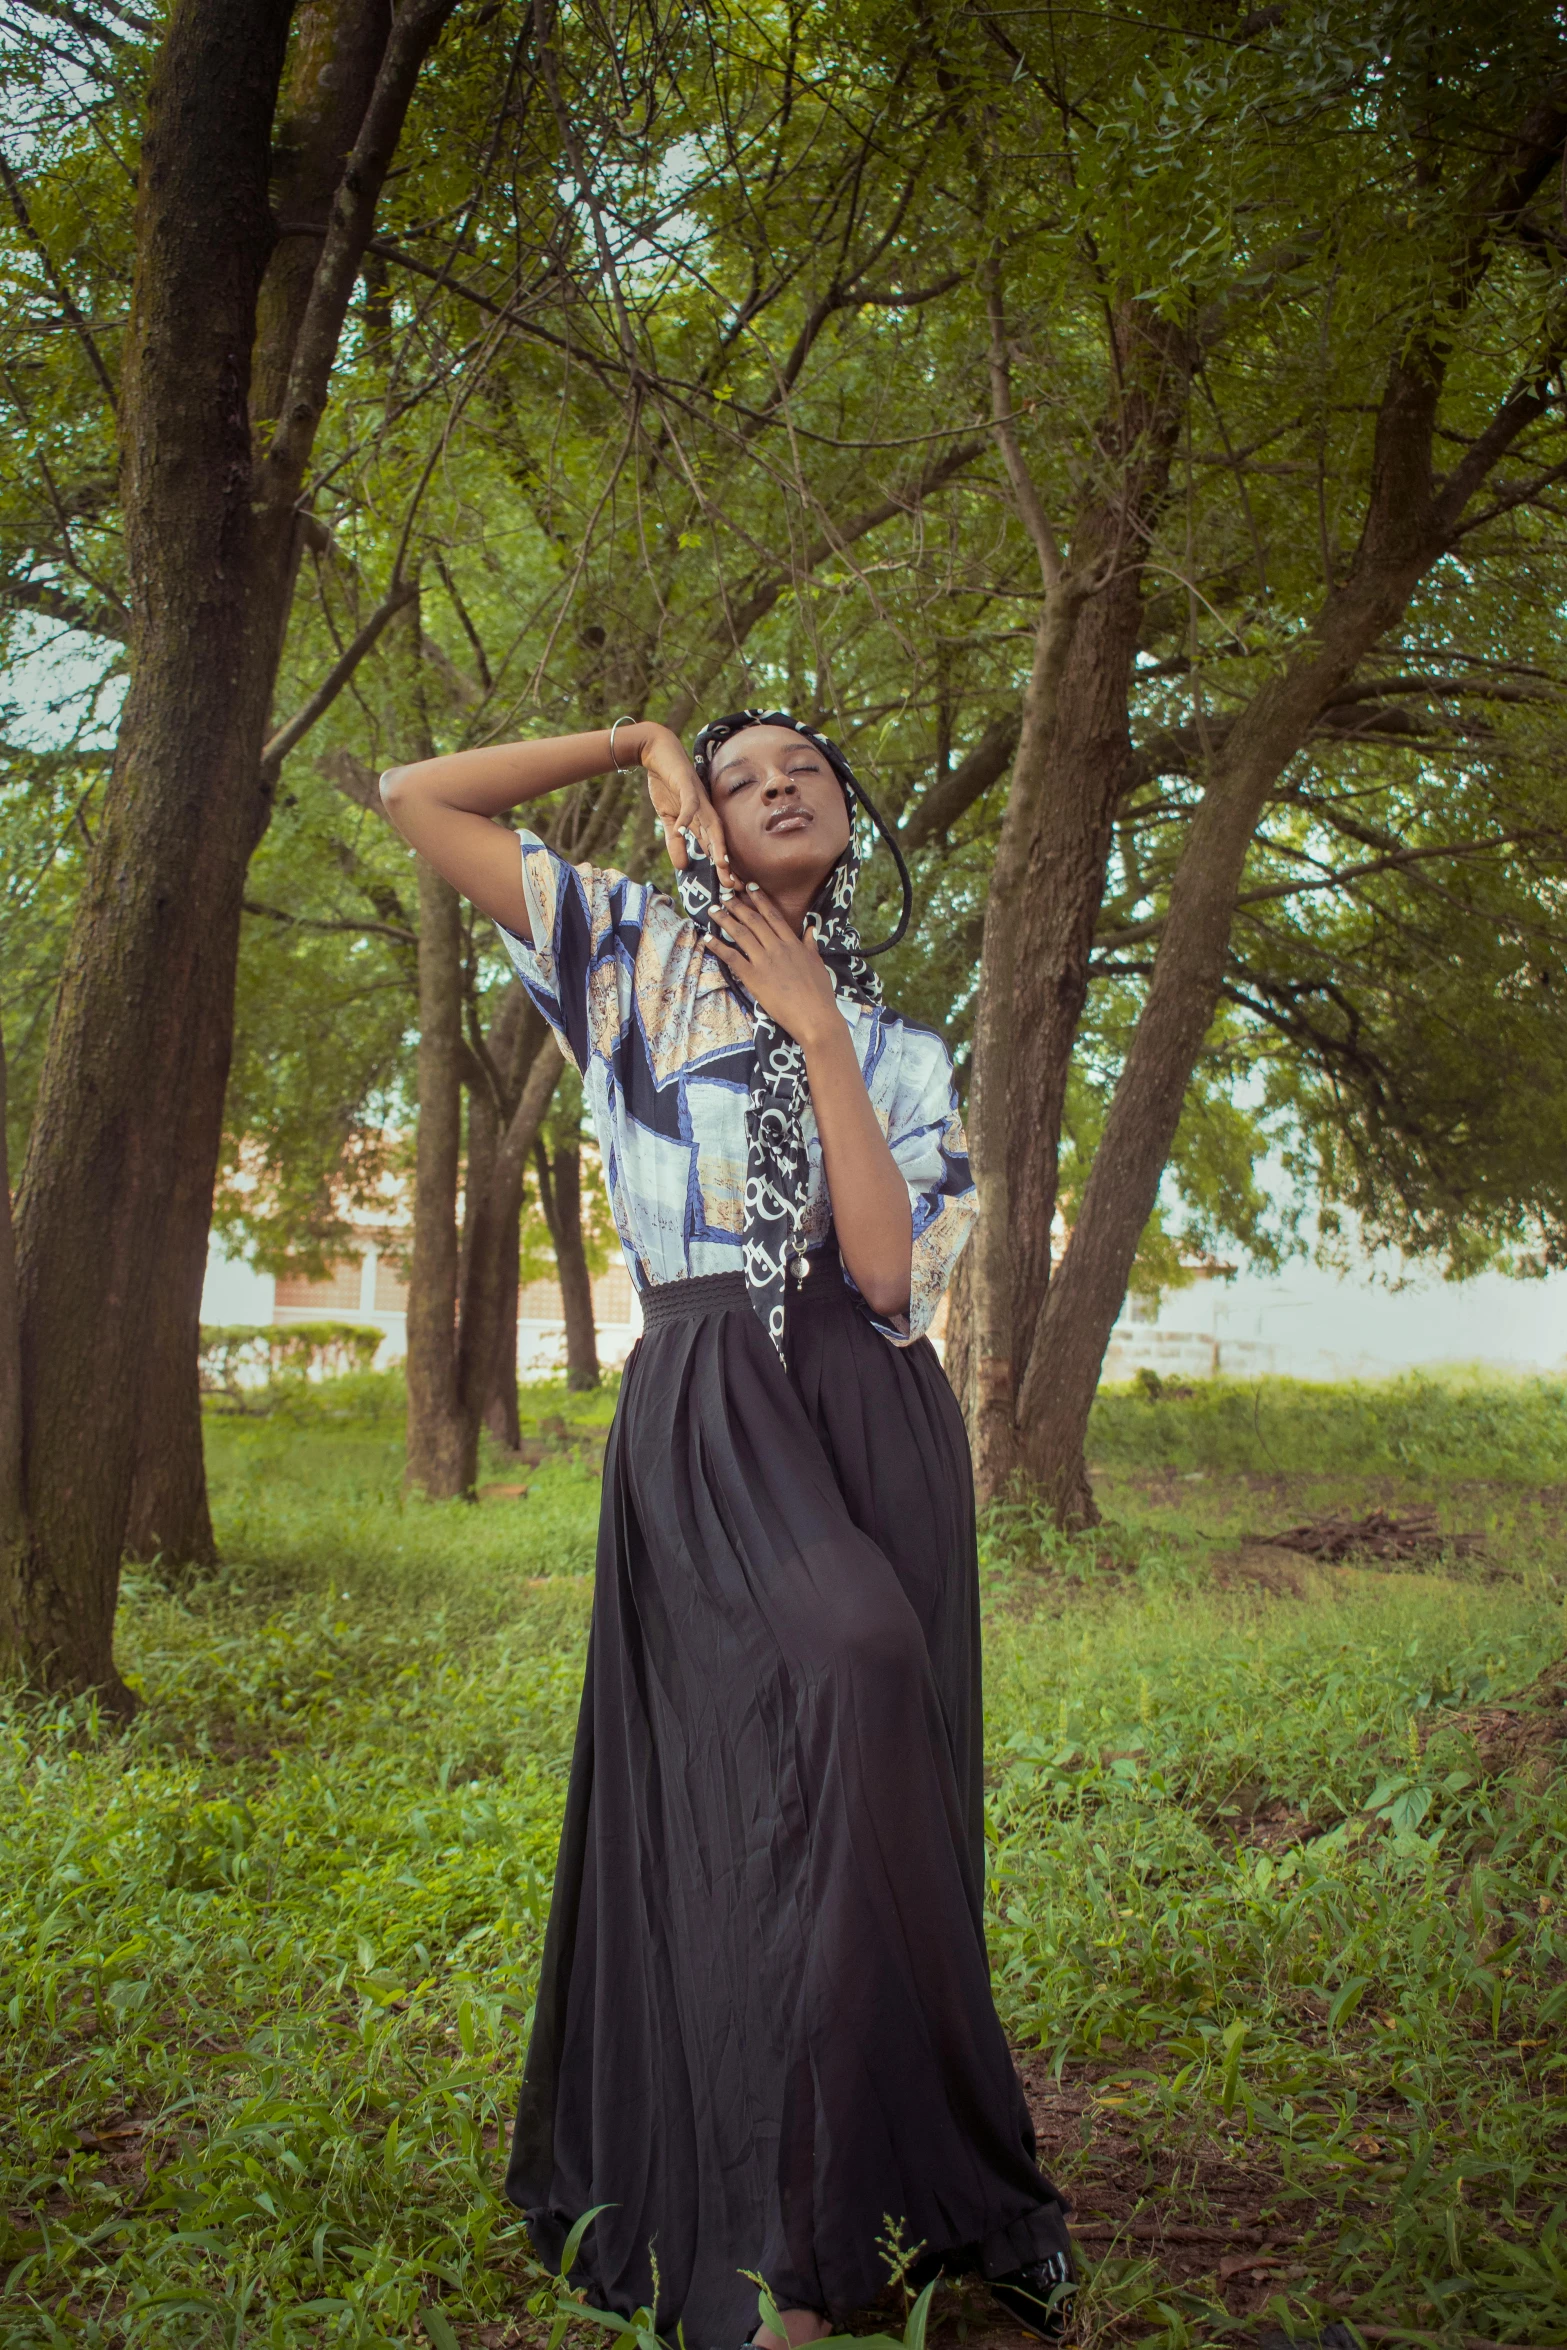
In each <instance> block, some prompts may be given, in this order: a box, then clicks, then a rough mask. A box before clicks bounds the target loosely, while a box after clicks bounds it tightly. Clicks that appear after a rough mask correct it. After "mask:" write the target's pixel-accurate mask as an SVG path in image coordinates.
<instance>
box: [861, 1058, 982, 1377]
mask: <svg viewBox="0 0 1567 2350" xmlns="http://www.w3.org/2000/svg"><path fill="white" fill-rule="evenodd" d="M903 1047H904V1049H903V1052H902V1054H901V1055H900V1065H899V1075H898V1083H897V1087H896V1090H895V1092H894V1094H893V1098H892V1101H891V1103H890V1105H889V1108H888V1115H887V1146H888V1148H889V1149H890V1150H891V1152H892V1155H893V1159H894V1160H895V1162H896V1164H897V1167H898V1171H899V1173H900V1174H901V1175H902V1177H903V1180H904V1182H905V1183H906V1184H907V1185H908V1187H909V1205H910V1207H911V1209H912V1210H913V1222H914V1259H913V1264H912V1266H911V1268H910V1280H909V1310H908V1312H907V1314H899V1315H897V1316H893V1317H889V1316H887V1315H882V1314H876V1313H872V1312H871V1309H870V1307H869V1306H867V1307H866V1308H865V1311H866V1313H867V1314H868V1315H869V1317H870V1320H871V1323H872V1325H873V1327H874V1328H876V1329H877V1330H879V1331H880V1332H881V1333H882V1335H883V1337H885V1338H890V1339H891V1340H892V1342H893V1344H894V1345H895V1346H912V1345H913V1343H914V1341H915V1339H917V1338H923V1337H924V1335H925V1333H926V1331H927V1330H928V1329H929V1328H930V1326H931V1323H932V1321H933V1320H934V1319H935V1314H936V1308H937V1306H938V1305H939V1304H940V1303H941V1297H942V1292H943V1291H944V1290H945V1288H946V1286H947V1283H948V1282H949V1281H950V1280H951V1278H952V1270H953V1267H954V1266H955V1265H956V1263H957V1261H958V1259H959V1257H960V1256H961V1255H962V1254H963V1249H964V1246H965V1243H966V1242H967V1240H968V1237H969V1235H970V1233H971V1232H972V1231H973V1229H974V1225H975V1221H976V1219H977V1217H978V1214H979V1201H978V1196H977V1194H976V1192H975V1189H974V1177H973V1174H972V1172H971V1170H970V1168H969V1160H968V1142H967V1139H966V1138H965V1136H964V1132H963V1120H962V1118H961V1116H960V1115H959V1112H958V1096H957V1087H956V1085H955V1083H954V1081H953V1075H952V1057H951V1055H950V1054H949V1053H948V1051H947V1048H946V1046H945V1044H944V1043H943V1042H942V1040H941V1038H940V1037H939V1036H936V1035H935V1034H933V1033H932V1032H931V1031H930V1030H929V1029H916V1028H910V1027H905V1028H904V1030H903ZM845 1278H847V1275H846V1276H845ZM850 1286H851V1287H852V1286H853V1284H852V1283H851V1284H850Z"/></svg>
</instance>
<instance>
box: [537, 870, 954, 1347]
mask: <svg viewBox="0 0 1567 2350" xmlns="http://www.w3.org/2000/svg"><path fill="white" fill-rule="evenodd" d="M520 838H521V843H522V886H523V893H524V895H525V897H526V899H527V903H528V914H529V918H530V920H531V922H532V926H533V935H534V938H537V939H548V940H549V942H550V943H549V945H548V946H547V947H536V946H534V945H533V943H532V942H531V941H530V940H528V939H524V938H519V937H518V936H517V935H516V933H515V932H514V931H510V930H508V929H506V928H505V927H504V925H497V927H498V928H499V929H500V933H501V938H502V940H503V941H504V943H505V947H506V951H507V953H508V955H509V956H510V957H511V960H512V962H513V963H514V964H515V966H516V969H517V972H518V975H519V977H520V978H521V980H522V983H523V985H524V987H525V988H526V989H527V991H528V994H529V995H530V997H531V998H532V1000H533V1002H534V1003H535V1004H536V1005H537V1007H538V1009H539V1011H540V1012H541V1013H542V1014H543V1016H544V1018H545V1019H546V1020H547V1021H548V1022H549V1024H550V1026H551V1028H553V1030H554V1031H555V1034H556V1036H557V1037H558V1038H559V1039H560V1044H561V1049H562V1051H563V1052H565V1053H566V1054H567V1055H568V1056H569V1057H570V1059H571V1060H572V1061H573V1062H574V1063H575V1065H576V1067H577V1068H578V1069H579V1070H580V1071H581V1074H582V1081H583V1090H584V1092H585V1094H586V1096H587V1103H588V1112H589V1115H590V1117H591V1118H592V1121H593V1129H594V1132H595V1134H596V1135H597V1137H598V1143H599V1149H600V1152H601V1153H602V1156H603V1160H604V1172H605V1179H606V1184H607V1188H608V1191H609V1204H610V1209H611V1212H612V1214H613V1216H614V1219H615V1228H616V1230H617V1232H618V1233H619V1235H620V1244H621V1247H622V1248H623V1249H624V1251H625V1257H626V1264H627V1267H628V1269H629V1271H630V1274H631V1278H632V1280H633V1281H634V1282H635V1284H636V1286H637V1288H638V1289H639V1290H643V1289H648V1288H651V1287H653V1286H655V1285H656V1284H657V1283H660V1282H664V1281H682V1280H686V1279H689V1278H691V1277H692V1276H694V1275H698V1274H703V1273H738V1272H740V1271H741V1270H742V1269H743V1265H744V1258H743V1255H742V1246H743V1241H744V1234H745V1160H746V1147H745V1109H746V1096H747V1092H748V1090H749V1085H750V1074H751V1036H752V1032H753V1029H754V1027H755V1021H754V1019H753V1017H752V1014H751V1012H750V1010H749V1008H748V1006H747V1004H746V1002H745V1000H744V998H743V996H742V995H741V994H740V992H739V990H738V989H737V988H736V987H735V986H733V985H732V984H731V981H730V976H729V973H728V972H727V971H726V970H725V968H724V966H723V964H722V963H720V961H719V960H718V957H717V956H716V955H714V954H710V953H709V952H708V950H707V948H706V946H705V944H704V942H703V939H702V935H701V933H700V931H698V929H697V928H696V926H695V924H694V923H692V922H691V921H690V920H688V918H687V917H686V915H684V914H683V913H682V912H681V911H680V909H679V907H677V906H676V905H675V904H674V903H673V902H672V900H670V899H669V898H667V897H666V896H664V894H663V892H662V891H660V890H657V889H654V888H653V887H652V886H651V885H650V884H648V883H646V882H638V881H631V880H629V879H628V878H627V876H626V875H625V874H623V873H613V872H607V871H603V870H601V869H600V868H599V867H597V866H594V865H568V864H567V862H566V860H565V858H564V857H562V856H560V855H559V854H558V852H557V851H556V850H554V849H552V848H551V847H550V846H549V844H548V843H547V842H545V841H541V840H539V839H537V838H536V837H535V836H534V835H533V834H532V833H530V832H524V833H522V834H521V836H520ZM841 1009H842V1011H843V1014H844V1017H845V1019H846V1020H847V1021H848V1024H849V1029H850V1033H851V1034H852V1035H853V1038H854V1042H855V1047H856V1050H857V1051H858V1053H859V1057H860V1067H861V1069H862V1070H863V1071H864V1073H865V1086H866V1091H867V1092H868V1094H869V1095H870V1100H871V1107H872V1108H873V1110H874V1111H875V1113H876V1119H877V1123H878V1124H879V1125H880V1127H881V1130H882V1132H883V1133H884V1134H885V1135H886V1137H887V1142H888V1145H889V1147H890V1149H891V1151H892V1155H893V1158H894V1159H895V1160H896V1162H897V1164H898V1167H899V1170H900V1172H901V1173H902V1175H903V1179H904V1181H905V1182H906V1183H907V1185H908V1187H909V1199H910V1203H911V1205H912V1208H913V1213H914V1263H913V1281H912V1288H911V1291H910V1301H909V1311H908V1313H907V1314H906V1315H899V1316H897V1317H896V1318H895V1319H889V1318H887V1317H885V1316H882V1315H878V1314H875V1313H872V1312H871V1309H870V1308H869V1306H866V1307H865V1312H866V1313H867V1314H868V1315H869V1317H870V1320H871V1322H872V1323H873V1324H874V1326H875V1327H876V1329H878V1330H880V1331H882V1332H883V1333H884V1335H885V1336H886V1337H888V1338H890V1339H891V1340H892V1341H893V1343H894V1344H895V1345H900V1346H907V1345H909V1344H911V1343H912V1342H913V1340H915V1339H916V1338H920V1337H923V1335H924V1333H925V1331H926V1330H927V1329H928V1328H929V1326H930V1321H931V1317H932V1315H933V1314H934V1313H935V1311H936V1307H937V1304H938V1303H939V1301H940V1298H941V1293H942V1291H943V1290H944V1289H945V1288H946V1286H947V1282H948V1279H949V1277H950V1275H951V1272H952V1268H953V1266H954V1265H955V1264H956V1263H957V1260H958V1257H959V1254H960V1253H961V1251H962V1248H963V1244H964V1242H965V1241H966V1240H967V1239H968V1236H969V1233H970V1232H971V1231H972V1229H973V1226H974V1219H975V1216H976V1214H977V1212H978V1210H977V1205H976V1201H975V1194H974V1183H973V1178H972V1176H971V1175H970V1173H969V1163H968V1155H967V1148H966V1145H965V1142H964V1138H963V1126H962V1122H961V1120H960V1118H959V1116H958V1108H957V1097H956V1094H955V1092H954V1089H953V1083H952V1060H951V1056H950V1055H949V1053H948V1051H947V1048H946V1046H945V1044H944V1043H943V1042H942V1040H941V1038H940V1037H939V1036H937V1035H935V1034H934V1033H933V1031H932V1030H930V1029H928V1028H916V1027H914V1026H913V1025H912V1023H910V1022H909V1021H907V1020H903V1019H900V1018H899V1016H898V1014H897V1013H895V1012H890V1011H888V1010H887V1008H886V1007H885V1006H884V1005H879V1004H861V1003H857V1002H855V1001H853V1000H852V999H851V1000H849V1001H846V1002H844V1003H843V1004H842V1006H841ZM804 1135H805V1143H806V1149H807V1152H808V1154H809V1157H810V1162H811V1187H810V1195H809V1200H808V1204H807V1209H806V1219H805V1245H806V1247H807V1249H812V1248H820V1247H821V1246H822V1244H823V1242H824V1241H825V1240H826V1238H827V1236H828V1230H829V1227H830V1224H831V1221H832V1206H831V1202H830V1200H829V1199H828V1196H827V1183H826V1178H825V1176H824V1174H823V1171H822V1146H821V1141H820V1138H819V1136H818V1134H817V1131H816V1121H815V1119H814V1117H813V1116H812V1115H811V1113H810V1111H809V1110H807V1111H806V1114H805V1123H804ZM844 1279H845V1280H846V1281H848V1283H849V1287H850V1288H851V1289H854V1283H853V1281H852V1280H851V1279H850V1277H849V1274H848V1271H847V1269H845V1272H844ZM855 1295H856V1296H858V1295H859V1292H858V1291H857V1290H856V1291H855ZM861 1302H862V1303H863V1301H861Z"/></svg>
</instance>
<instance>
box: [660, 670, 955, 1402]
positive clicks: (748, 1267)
mask: <svg viewBox="0 0 1567 2350" xmlns="http://www.w3.org/2000/svg"><path fill="white" fill-rule="evenodd" d="M747 726H787V727H789V728H791V729H792V731H793V732H794V733H796V734H800V735H804V737H805V738H806V740H807V741H808V742H811V743H814V744H815V746H816V748H817V749H818V750H819V751H820V752H821V753H822V755H823V757H824V758H825V759H826V761H827V763H828V765H829V766H830V767H831V769H832V771H833V773H834V775H836V777H837V778H838V783H839V786H840V788H841V790H842V792H843V796H844V800H845V803H846V805H847V807H848V810H849V820H850V822H849V845H848V847H847V848H846V849H845V850H844V851H843V853H842V855H841V856H840V857H839V858H838V860H837V863H836V864H835V865H834V866H833V868H832V870H831V871H830V872H829V873H828V875H827V876H826V878H825V880H824V881H823V882H822V885H821V887H820V889H819V890H818V891H817V893H816V895H815V897H814V898H813V899H812V901H811V906H810V911H809V912H808V914H807V915H806V923H807V925H808V927H810V928H812V929H814V931H815V935H816V945H817V950H818V952H819V953H820V955H821V958H822V961H823V962H824V963H825V964H826V966H827V969H828V973H829V975H830V977H831V979H832V984H833V993H834V994H835V996H837V997H838V999H839V1001H840V1002H843V1001H858V1002H860V1003H863V1004H879V1003H880V1002H881V1001H882V990H881V983H880V981H879V980H878V979H877V977H876V975H875V973H874V972H873V971H872V970H871V968H870V965H869V963H868V961H867V956H869V955H879V954H884V953H885V952H886V950H887V948H888V947H891V946H896V944H897V942H898V940H899V939H900V938H901V937H902V936H903V933H904V931H905V930H906V929H907V928H908V921H909V911H910V906H911V902H912V891H911V887H910V883H909V875H908V868H907V866H906V865H905V864H904V862H903V857H902V854H901V852H900V850H899V848H898V844H897V842H896V841H895V840H894V839H893V836H892V834H891V832H890V831H889V830H888V828H887V826H886V824H885V823H884V822H883V820H882V817H881V815H880V813H879V812H878V810H877V809H876V808H874V807H873V806H872V805H871V802H870V801H869V799H867V797H866V795H865V793H864V792H863V791H862V790H861V788H860V785H859V783H858V782H857V781H856V779H855V776H854V773H853V770H852V769H851V768H850V766H849V763H848V761H847V759H845V757H844V755H843V753H842V752H841V751H840V750H839V749H838V746H837V744H836V743H831V742H828V741H827V740H826V739H825V737H823V736H822V735H819V734H817V733H816V732H815V731H814V730H813V729H812V728H811V727H809V726H802V725H801V724H800V723H799V721H798V720H797V719H794V718H791V717H789V716H787V715H786V713H785V712H783V711H781V710H767V711H762V710H737V711H734V712H732V713H731V714H730V715H729V716H728V717H727V718H718V719H715V720H714V721H713V724H712V725H711V726H704V727H703V729H702V731H701V733H700V734H699V735H698V736H697V738H696V741H695V743H694V745H693V746H692V752H691V759H692V764H693V765H694V766H695V768H696V771H697V774H698V775H699V776H700V777H701V779H702V784H703V787H704V789H705V788H706V787H707V785H708V783H709V781H710V778H711V771H712V758H713V753H714V752H715V751H716V750H717V749H718V747H719V745H720V744H721V743H725V742H727V741H728V739H729V737H730V736H731V735H732V734H738V733H740V732H741V730H742V729H743V728H745V727H747ZM856 802H858V803H859V806H860V807H863V808H864V809H865V810H866V811H867V813H868V814H869V815H870V817H871V820H872V822H873V823H874V824H875V825H876V828H877V830H878V831H879V832H880V833H881V835H882V837H883V839H884V840H885V841H886V842H887V845H888V847H889V848H890V849H891V850H892V854H893V857H894V859H895V860H896V863H897V867H898V873H899V877H900V879H901V881H902V884H903V913H902V917H901V919H900V921H899V923H898V926H897V928H896V929H895V930H894V931H893V933H892V935H891V936H890V937H888V938H885V939H883V940H882V941H881V943H880V945H879V946H874V947H862V946H861V944H860V937H859V932H858V931H857V930H856V928H855V926H854V888H855V883H856V882H857V881H858V880H859V876H860V866H861V862H862V859H861V856H860V852H859V849H858V848H857V846H856V845H855V839H854V818H855V815H856V813H857V810H856ZM683 837H684V840H685V844H686V855H687V860H688V861H687V864H686V867H685V870H684V871H683V872H679V873H677V874H676V875H675V887H676V889H677V890H678V891H679V893H680V901H681V904H682V905H683V906H684V908H685V910H686V913H687V915H688V916H689V917H690V919H691V920H692V921H693V922H694V923H695V924H696V926H697V928H698V929H699V930H706V928H707V926H708V921H709V918H710V916H711V914H712V912H713V908H714V906H715V905H716V904H717V903H718V902H719V900H720V898H721V896H722V895H723V892H722V891H721V890H720V887H719V881H718V875H717V872H716V870H715V869H714V867H713V864H712V862H711V860H710V859H709V858H707V857H706V856H705V855H704V854H703V852H702V850H701V847H700V845H699V843H698V842H697V840H696V839H695V837H694V836H693V835H692V834H691V833H689V832H688V833H686V834H685V835H684V836H683ZM729 977H730V979H731V980H733V981H735V984H736V985H740V982H739V981H738V980H736V977H735V974H734V973H733V972H730V974H729ZM742 993H746V991H745V990H744V989H743V987H742ZM747 1001H748V1002H750V1003H751V1005H752V1009H753V1010H754V1012H755V1015H756V1034H755V1038H754V1040H753V1049H752V1062H751V1085H750V1091H749V1093H748V1095H747V1097H746V1106H745V1144H746V1150H745V1249H744V1255H745V1286H746V1293H747V1295H748V1297H749V1299H750V1302H751V1307H752V1310H753V1311H754V1312H755V1313H756V1314H757V1315H759V1317H760V1318H761V1321H762V1324H763V1326H764V1328H765V1329H766V1331H767V1335H768V1337H769V1338H770V1339H771V1340H772V1342H773V1344H774V1346H775V1347H776V1348H777V1350H778V1355H779V1359H780V1361H786V1360H787V1356H786V1355H785V1351H784V1331H785V1323H786V1320H787V1305H788V1294H789V1273H790V1269H791V1267H792V1268H793V1271H794V1274H795V1278H796V1280H797V1281H798V1280H803V1279H804V1278H805V1267H806V1258H805V1247H804V1227H805V1211H806V1204H807V1196H808V1192H809V1188H810V1172H811V1170H810V1159H809V1156H808V1154H807V1152H806V1147H805V1133H804V1117H805V1110H806V1106H807V1104H808V1103H809V1101H810V1098H811V1089H810V1085H809V1082H808V1081H807V1078H806V1073H805V1054H804V1052H803V1051H802V1050H801V1048H800V1046H799V1045H797V1044H796V1043H795V1040H794V1038H793V1037H792V1036H791V1035H790V1034H789V1033H788V1031H787V1029H783V1028H780V1027H779V1025H778V1023H777V1021H776V1020H773V1019H772V1018H770V1016H769V1015H768V1014H767V1013H766V1012H764V1011H763V1009H762V1007H761V1005H760V1004H758V1003H756V1001H755V999H754V998H753V997H751V996H749V994H747Z"/></svg>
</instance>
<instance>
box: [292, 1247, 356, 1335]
mask: <svg viewBox="0 0 1567 2350" xmlns="http://www.w3.org/2000/svg"><path fill="white" fill-rule="evenodd" d="M362 1287H363V1282H362V1279H361V1274H360V1264H359V1259H358V1258H357V1257H340V1258H339V1259H338V1261H337V1263H336V1264H335V1265H333V1266H332V1268H331V1270H330V1271H329V1272H328V1274H327V1277H326V1279H325V1280H324V1281H301V1280H300V1279H298V1278H297V1276H290V1275H286V1274H285V1275H282V1276H280V1277H279V1280H278V1284H277V1289H276V1292H275V1296H274V1306H273V1310H274V1312H276V1313H279V1314H299V1315H300V1316H302V1317H304V1316H310V1317H313V1318H314V1319H316V1320H324V1319H326V1318H327V1317H328V1316H331V1315H337V1314H357V1313H358V1311H359V1298H360V1292H361V1289H362Z"/></svg>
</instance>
